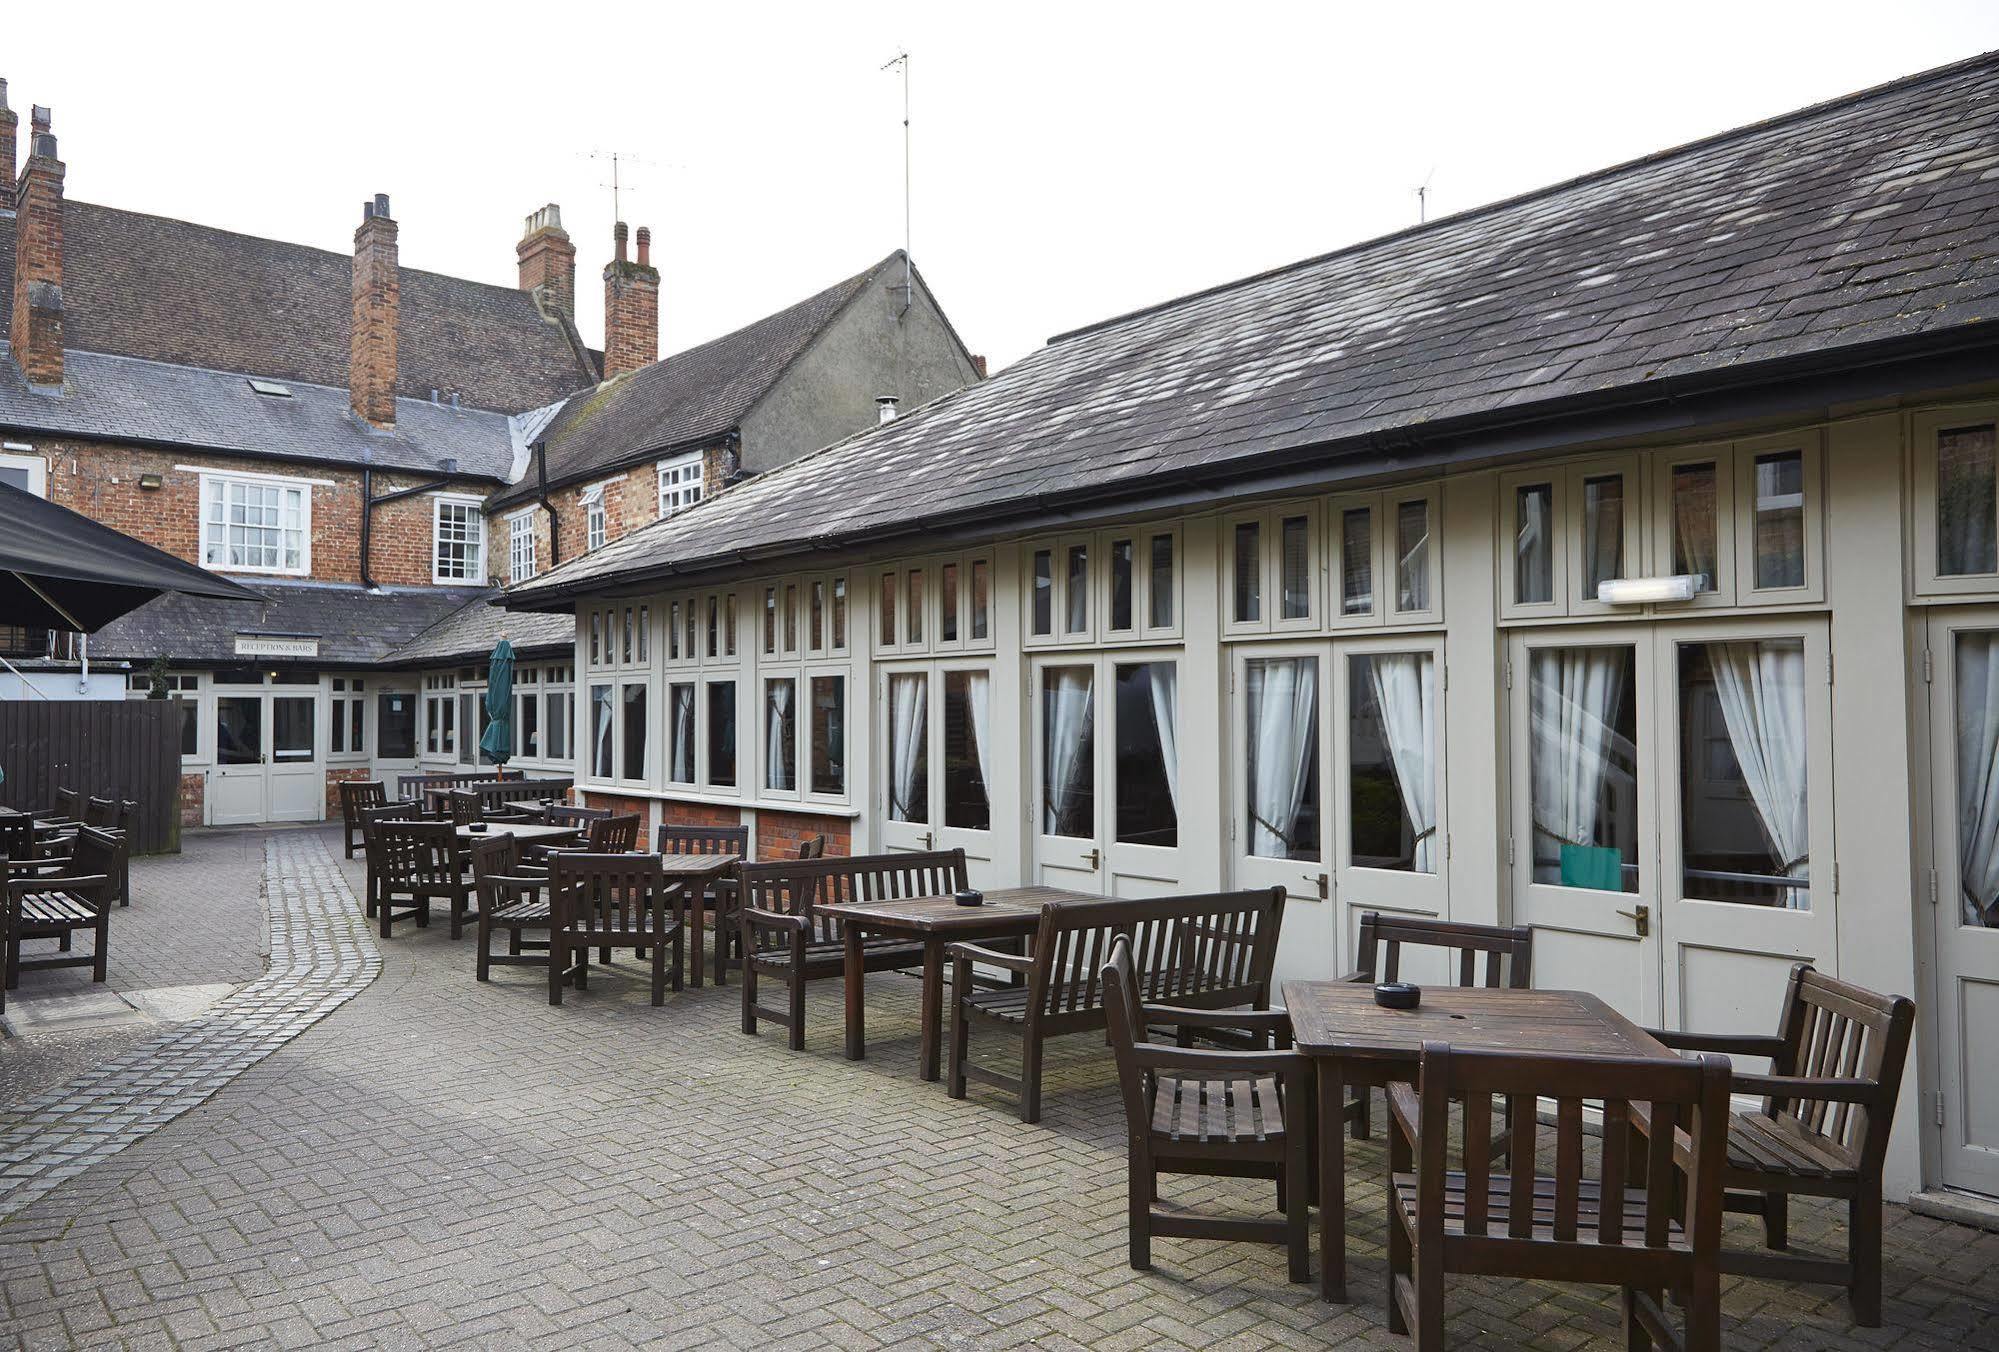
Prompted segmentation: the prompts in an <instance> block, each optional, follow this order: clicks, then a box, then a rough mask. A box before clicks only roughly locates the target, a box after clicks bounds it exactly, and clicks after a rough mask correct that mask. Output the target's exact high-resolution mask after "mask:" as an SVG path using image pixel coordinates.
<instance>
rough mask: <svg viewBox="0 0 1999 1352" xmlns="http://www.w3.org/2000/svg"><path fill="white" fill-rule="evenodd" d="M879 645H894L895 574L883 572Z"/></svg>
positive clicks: (890, 646) (888, 646)
mask: <svg viewBox="0 0 1999 1352" xmlns="http://www.w3.org/2000/svg"><path fill="white" fill-rule="evenodd" d="M881 645H882V646H883V647H884V648H893V647H894V646H895V574H894V573H883V574H882V581H881Z"/></svg>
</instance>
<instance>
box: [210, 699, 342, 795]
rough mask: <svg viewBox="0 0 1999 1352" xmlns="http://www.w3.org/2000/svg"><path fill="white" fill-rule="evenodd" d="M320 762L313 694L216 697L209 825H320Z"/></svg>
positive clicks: (323, 782) (322, 765)
mask: <svg viewBox="0 0 1999 1352" xmlns="http://www.w3.org/2000/svg"><path fill="white" fill-rule="evenodd" d="M322 757H323V752H322V751H321V749H320V745H319V695H318V693H317V691H316V690H315V691H314V692H313V693H310V694H292V693H286V692H285V691H284V690H282V689H278V690H262V691H258V690H247V691H234V692H226V693H218V694H217V695H216V697H215V769H214V770H213V772H212V773H211V775H210V779H209V785H210V793H211V796H212V801H211V802H210V803H209V804H208V821H209V824H210V825H211V826H236V825H242V824H246V823H251V822H274V821H277V822H283V821H292V822H310V821H318V820H319V819H320V818H321V817H323V816H324V815H325V812H326V809H325V802H326V765H325V761H324V760H323V758H322Z"/></svg>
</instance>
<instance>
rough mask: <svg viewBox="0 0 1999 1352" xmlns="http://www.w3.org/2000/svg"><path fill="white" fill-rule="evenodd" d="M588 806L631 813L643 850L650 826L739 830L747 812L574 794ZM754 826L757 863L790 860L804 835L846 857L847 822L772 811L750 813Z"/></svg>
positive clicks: (849, 842)
mask: <svg viewBox="0 0 1999 1352" xmlns="http://www.w3.org/2000/svg"><path fill="white" fill-rule="evenodd" d="M578 793H579V795H580V796H581V797H582V799H583V801H584V803H585V804H586V805H587V806H590V807H608V808H610V809H611V810H612V811H614V812H636V813H638V814H639V818H640V820H641V821H643V822H645V824H646V828H645V838H646V844H647V848H651V842H652V829H653V826H654V825H655V824H658V823H666V824H668V825H671V826H740V825H742V824H743V822H744V820H745V819H746V818H747V816H748V815H749V812H750V811H751V810H750V809H746V808H740V807H731V806H729V805H728V804H726V803H695V802H685V801H682V800H679V799H674V798H665V799H657V800H655V799H648V798H627V797H624V796H622V795H620V794H615V793H599V792H597V791H596V790H594V789H583V790H578ZM755 812H756V818H757V825H756V840H755V842H754V846H753V848H754V850H755V853H756V857H757V858H758V859H790V858H792V857H793V856H795V855H796V854H797V853H798V847H799V845H800V844H801V843H802V842H803V841H805V840H806V839H807V838H808V837H810V836H817V835H823V836H825V837H826V853H827V854H839V855H845V854H852V853H853V840H854V823H853V820H852V818H849V817H828V816H822V815H820V814H819V813H815V812H773V811H771V810H770V809H768V808H759V809H755Z"/></svg>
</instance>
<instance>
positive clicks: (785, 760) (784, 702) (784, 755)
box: [764, 681, 798, 790]
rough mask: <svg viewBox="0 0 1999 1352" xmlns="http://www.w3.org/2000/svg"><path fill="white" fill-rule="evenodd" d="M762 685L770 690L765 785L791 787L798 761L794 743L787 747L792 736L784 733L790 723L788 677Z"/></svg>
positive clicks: (792, 787)
mask: <svg viewBox="0 0 1999 1352" xmlns="http://www.w3.org/2000/svg"><path fill="white" fill-rule="evenodd" d="M764 689H765V690H766V691H767V692H769V693H768V698H769V701H770V731H769V732H768V733H767V734H766V735H765V737H764V785H765V787H767V788H772V789H780V790H790V789H794V788H796V787H797V785H796V784H795V783H793V778H794V775H795V769H794V767H795V766H796V764H797V759H798V758H797V756H796V755H795V754H794V753H795V751H796V744H795V743H794V744H793V745H792V746H790V747H787V746H786V745H785V744H786V743H787V742H792V740H793V739H791V738H789V737H786V736H785V731H786V729H787V728H788V727H789V726H790V725H791V694H792V684H791V682H790V681H770V682H768V683H766V684H765V686H764Z"/></svg>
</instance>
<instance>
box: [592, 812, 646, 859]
mask: <svg viewBox="0 0 1999 1352" xmlns="http://www.w3.org/2000/svg"><path fill="white" fill-rule="evenodd" d="M638 847H639V818H638V814H637V813H636V812H628V813H622V814H620V815H618V816H615V817H599V818H597V819H596V820H595V821H593V822H591V823H590V825H589V826H588V827H586V828H585V829H584V832H583V848H584V849H585V850H587V851H588V852H589V853H591V854H630V853H631V852H632V851H633V850H636V849H637V848H638Z"/></svg>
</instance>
